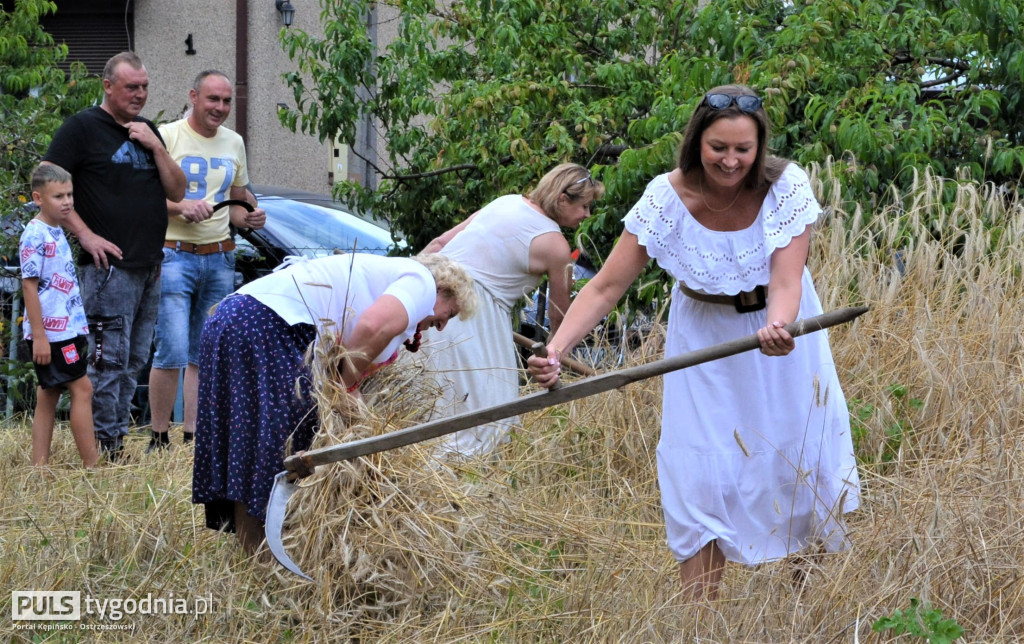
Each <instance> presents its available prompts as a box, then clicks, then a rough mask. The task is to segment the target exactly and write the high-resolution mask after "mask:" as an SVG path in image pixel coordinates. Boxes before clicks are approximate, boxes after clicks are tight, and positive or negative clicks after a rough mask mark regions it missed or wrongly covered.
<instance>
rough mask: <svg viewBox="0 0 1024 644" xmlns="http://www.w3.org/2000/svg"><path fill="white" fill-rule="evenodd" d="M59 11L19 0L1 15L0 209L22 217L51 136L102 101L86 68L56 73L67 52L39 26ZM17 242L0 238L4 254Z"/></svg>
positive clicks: (37, 0)
mask: <svg viewBox="0 0 1024 644" xmlns="http://www.w3.org/2000/svg"><path fill="white" fill-rule="evenodd" d="M56 10H57V6H56V4H55V3H53V2H51V1H49V0H17V2H16V3H15V4H14V9H13V10H12V11H4V10H3V9H0V157H2V159H3V162H2V163H0V185H2V186H3V191H2V194H0V199H2V202H0V209H2V214H3V215H10V214H12V213H16V212H19V209H21V208H22V206H23V205H24V204H25V203H26V201H31V192H30V190H29V184H28V178H29V175H30V173H31V172H32V168H33V167H35V165H36V164H38V163H39V161H40V160H42V157H43V154H44V153H45V152H46V147H47V146H48V145H49V143H50V139H51V137H52V136H53V133H54V132H55V131H56V129H57V128H58V127H59V126H60V124H61V122H62V121H63V120H64V118H65V117H66V116H68V115H70V114H73V113H74V112H76V111H78V110H80V109H82V108H83V107H85V106H86V105H89V104H90V103H93V102H95V101H96V100H98V99H99V98H100V97H101V96H102V92H101V89H100V86H99V81H98V80H97V79H95V78H93V79H87V78H86V76H85V74H86V72H85V68H84V67H83V66H82V65H80V64H78V65H75V66H73V67H72V71H71V74H70V77H68V75H66V74H65V73H64V72H63V71H61V70H60V69H59V68H58V64H59V63H61V62H63V61H64V60H65V59H66V58H67V54H68V51H67V47H66V46H65V45H63V44H61V45H57V44H54V42H53V38H52V37H51V36H50V35H49V34H47V33H46V32H44V31H43V29H42V27H41V26H40V24H39V19H40V17H41V16H43V15H45V14H47V13H53V12H55V11H56ZM17 245H18V238H17V237H15V236H13V235H12V234H6V233H5V234H2V235H0V251H2V252H3V253H4V254H9V253H10V252H12V251H14V250H17Z"/></svg>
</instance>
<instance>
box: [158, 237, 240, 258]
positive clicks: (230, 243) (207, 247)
mask: <svg viewBox="0 0 1024 644" xmlns="http://www.w3.org/2000/svg"><path fill="white" fill-rule="evenodd" d="M164 248H173V249H174V250H183V251H185V252H186V253H195V254H196V255H212V254H213V253H226V252H228V251H232V250H235V242H234V240H233V239H225V240H224V241H219V242H212V243H209V244H193V243H191V242H183V241H171V240H167V241H165V242H164Z"/></svg>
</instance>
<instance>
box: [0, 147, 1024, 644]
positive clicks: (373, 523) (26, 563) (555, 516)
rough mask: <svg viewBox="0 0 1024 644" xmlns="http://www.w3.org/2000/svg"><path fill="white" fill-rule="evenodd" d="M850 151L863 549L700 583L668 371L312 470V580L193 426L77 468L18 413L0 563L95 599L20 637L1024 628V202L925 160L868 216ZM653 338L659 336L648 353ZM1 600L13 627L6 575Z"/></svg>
mask: <svg viewBox="0 0 1024 644" xmlns="http://www.w3.org/2000/svg"><path fill="white" fill-rule="evenodd" d="M832 172H833V170H832V168H830V167H828V166H826V167H822V168H815V169H814V171H813V172H812V177H813V179H814V181H815V182H816V188H817V189H818V192H819V195H823V196H822V199H823V205H826V206H827V216H826V217H825V218H824V219H823V220H822V221H821V222H820V223H819V225H818V227H817V230H816V233H815V237H814V241H813V244H812V257H811V258H810V266H811V270H812V274H813V275H814V278H815V282H816V284H817V287H818V291H819V294H820V295H821V299H822V303H823V305H824V308H825V310H826V311H828V310H831V309H835V308H839V307H844V306H852V305H862V304H863V305H868V306H869V307H870V311H869V312H868V313H866V314H865V315H863V316H861V317H860V318H858V319H857V320H856V321H855V322H853V323H852V324H848V325H844V326H841V327H836V328H834V329H832V331H831V334H830V335H831V342H832V348H833V352H834V355H835V358H836V363H837V367H838V370H839V376H840V381H841V383H842V385H843V389H844V393H845V395H846V398H847V401H848V403H849V406H850V411H851V417H852V420H853V425H854V437H855V444H856V447H857V452H858V457H859V459H860V462H861V469H860V474H861V479H862V487H863V489H862V502H861V508H860V509H859V510H858V511H856V512H855V513H853V514H851V515H849V517H848V525H849V528H850V530H851V537H852V542H853V547H852V548H851V549H850V550H848V551H846V552H842V553H838V554H828V555H820V556H816V557H813V558H809V559H807V560H805V561H803V562H802V564H801V565H802V568H803V570H805V571H806V575H805V576H803V577H802V578H801V579H799V581H798V580H797V579H798V578H797V577H795V576H794V575H793V566H792V565H791V564H790V563H787V562H779V563H772V564H766V565H763V566H760V567H756V568H743V567H740V566H736V565H732V564H730V565H729V567H728V568H727V571H726V575H725V580H724V588H723V591H722V596H721V598H720V599H719V600H718V601H714V602H704V603H696V604H689V603H687V602H685V601H684V600H683V598H682V597H681V596H680V594H679V583H678V577H677V576H676V565H675V562H674V561H673V560H672V558H671V555H670V554H669V552H668V549H667V547H666V546H665V543H664V539H665V535H664V528H663V522H662V521H663V520H662V515H661V509H660V506H659V499H658V491H657V483H656V478H655V457H654V450H655V447H656V445H657V441H658V427H659V407H660V399H661V390H660V379H653V380H649V381H645V382H641V383H637V384H633V385H630V386H628V387H627V388H625V389H622V390H617V391H613V392H609V393H607V394H603V395H600V396H596V397H593V398H588V399H583V400H580V401H576V402H574V403H570V404H567V405H563V406H559V407H555V408H550V409H546V410H542V411H539V412H534V413H531V414H528V415H526V416H525V417H523V419H522V420H523V428H522V430H521V431H519V432H516V433H515V434H514V435H513V437H512V440H511V442H510V443H509V444H507V445H506V446H504V448H503V449H502V450H501V452H500V455H499V458H497V459H496V460H494V461H488V462H474V463H463V464H456V465H451V464H448V465H446V464H441V463H437V462H435V461H434V460H433V459H432V457H431V453H430V451H429V446H424V445H420V446H412V447H407V448H401V449H398V450H394V451H392V452H388V453H385V454H381V455H376V456H372V457H368V458H364V459H360V460H359V461H356V462H352V463H343V464H334V465H331V466H326V467H321V468H318V470H317V472H316V473H315V474H314V475H313V476H312V477H310V478H308V479H305V480H304V481H303V484H302V485H303V487H302V488H301V489H300V491H299V492H298V493H297V494H296V496H295V497H294V498H293V502H292V505H291V506H290V513H289V519H288V524H287V530H286V533H285V538H286V545H287V546H288V548H289V552H290V553H291V554H292V556H293V557H294V558H295V559H296V561H298V562H299V563H300V565H301V566H302V567H303V569H304V570H306V571H307V572H309V573H310V574H311V575H312V576H313V577H314V578H316V580H317V581H316V582H315V583H310V582H306V581H304V580H302V579H300V578H298V577H296V576H294V575H292V574H290V573H288V572H287V571H284V570H283V569H282V568H280V567H278V566H277V565H276V564H272V563H268V562H266V561H264V560H262V559H260V558H258V557H257V558H253V559H246V558H245V557H244V556H243V552H242V550H241V549H240V548H239V547H238V546H237V545H236V543H235V540H234V537H233V535H222V534H219V533H215V532H212V531H210V530H207V529H206V528H205V527H204V523H203V514H202V508H201V507H197V506H193V505H192V504H191V502H190V494H191V466H192V454H191V450H190V448H188V447H185V446H182V445H180V433H174V432H173V430H172V436H173V437H174V440H175V442H176V444H175V446H174V448H173V449H172V450H171V451H170V453H167V454H162V455H155V456H150V455H146V454H144V448H145V445H146V444H147V440H148V436H147V435H146V434H145V433H144V432H133V433H132V434H131V435H130V436H129V438H128V441H127V446H128V447H127V449H128V451H129V452H130V453H131V455H132V457H133V458H132V461H131V462H130V463H128V464H125V465H119V466H111V465H106V466H102V467H100V468H98V469H96V470H93V471H83V470H82V469H80V468H79V467H78V465H77V464H78V457H77V453H76V452H75V449H74V444H73V442H72V440H71V437H70V432H69V431H68V430H67V427H66V426H63V427H61V428H59V430H58V431H57V432H56V433H55V439H54V454H53V458H52V460H51V465H50V466H49V467H46V468H32V467H31V466H30V465H29V464H28V463H29V452H30V434H31V430H30V428H29V422H28V421H27V420H26V419H16V420H15V421H14V422H11V423H9V424H8V425H7V426H6V427H4V429H3V430H2V431H0V468H2V472H3V477H2V478H0V552H2V554H0V582H2V585H3V586H4V587H5V588H6V589H8V590H10V591H12V593H13V592H14V591H28V590H47V591H79V592H80V593H81V598H82V600H81V601H82V610H83V616H82V619H81V620H80V621H74V622H71V621H65V622H25V621H18V622H15V621H13V620H12V621H10V622H6V623H8V624H10V629H6V628H5V629H4V630H5V631H7V632H8V633H9V637H10V640H11V641H13V642H36V641H52V642H65V641H68V642H75V641H93V640H96V639H102V640H103V641H149V640H153V641H155V640H159V641H196V642H201V641H209V642H316V641H332V642H358V643H365V642H378V641H379V642H574V643H581V642H629V643H633V642H888V641H897V640H899V641H910V640H911V639H913V638H912V636H909V635H904V636H902V637H898V636H897V633H896V631H895V630H892V629H890V630H887V631H882V632H876V631H875V630H873V629H872V625H873V624H874V623H875V622H876V621H877V620H879V618H882V617H887V616H893V615H894V614H897V611H902V612H903V613H904V614H905V613H906V612H907V611H908V610H909V609H910V607H911V601H912V600H915V601H918V602H920V604H921V605H922V606H923V607H926V608H927V610H928V611H930V612H931V614H932V615H940V616H941V618H942V619H943V620H946V622H947V623H951V622H955V624H956V625H958V626H959V627H961V628H962V629H963V639H962V641H969V642H1010V641H1017V640H1021V639H1024V575H1022V573H1021V566H1020V564H1021V562H1024V447H1022V440H1021V438H1022V428H1024V422H1022V400H1021V392H1022V373H1024V372H1022V357H1024V351H1022V350H1024V346H1022V345H1024V337H1022V325H1021V312H1022V311H1024V289H1022V288H1021V287H1020V282H1019V280H1020V279H1021V272H1022V271H1021V264H1022V261H1024V229H1022V227H1024V217H1022V215H1024V207H1022V204H1020V203H1019V202H1016V201H1006V200H1004V198H1003V197H1002V196H1001V193H1000V192H999V190H998V189H997V188H996V187H995V186H990V185H977V184H957V183H955V182H950V181H944V180H941V179H939V178H936V177H933V176H929V175H922V176H919V177H917V180H916V182H915V186H914V188H913V190H912V191H908V192H907V193H906V194H896V193H891V194H889V195H888V198H887V199H885V200H884V202H885V203H884V204H882V205H879V206H878V208H877V209H876V211H875V212H872V213H866V212H861V211H860V210H858V209H847V207H846V206H845V205H844V204H843V203H842V202H841V201H839V200H838V196H837V195H838V194H839V191H838V190H837V189H836V186H835V180H834V177H833V175H832ZM943 191H945V192H947V193H948V194H955V195H956V200H955V203H956V205H955V207H952V208H949V207H945V208H944V207H943V206H941V203H942V200H941V199H940V198H939V197H940V195H941V194H942V193H943ZM797 342H798V344H797V346H798V349H797V350H799V340H798V341H797ZM658 346H659V342H658V339H657V333H653V334H652V336H651V337H650V338H648V342H646V343H645V344H644V345H643V346H641V347H640V348H639V349H638V350H637V351H636V352H635V354H633V355H632V356H631V357H630V358H631V360H633V361H634V362H637V363H639V362H642V361H646V360H651V359H655V358H657V357H658V348H657V347H658ZM422 383H423V379H421V378H419V377H418V374H417V372H416V370H415V369H399V370H395V371H394V372H393V373H391V374H386V375H385V374H382V375H381V377H380V378H379V381H378V382H377V383H375V384H374V390H373V391H372V392H371V393H370V394H369V396H368V399H369V400H371V401H372V402H373V405H372V407H373V414H372V416H371V417H370V418H368V419H366V420H363V421H362V422H353V421H352V420H351V418H350V415H349V414H347V413H339V412H337V411H334V410H333V409H332V406H333V404H334V403H333V401H331V400H327V399H326V398H325V399H324V400H323V403H324V404H323V408H324V409H323V417H324V420H325V422H324V431H323V432H322V435H321V436H320V437H319V438H318V443H317V444H318V445H326V444H332V443H336V442H340V441H343V440H348V439H350V438H352V437H355V436H363V435H369V434H374V433H380V432H382V431H385V430H386V429H393V428H395V427H399V426H404V425H408V424H410V423H412V422H415V420H416V419H417V417H418V416H419V415H422V413H423V408H424V407H425V406H426V403H425V402H424V401H426V400H429V397H430V396H431V392H430V391H429V389H428V388H427V387H426V385H423V384H422ZM342 418H349V420H347V421H346V420H342ZM0 597H2V599H3V603H2V605H0V611H2V612H3V616H2V617H0V619H3V620H5V621H6V620H7V619H8V615H9V614H12V613H11V610H13V607H12V608H11V610H9V607H11V606H12V604H11V601H12V597H13V595H12V594H11V593H3V594H2V595H0ZM157 600H163V601H162V602H158V601H157ZM143 607H145V609H146V610H144V609H143ZM87 609H88V611H87ZM115 615H116V617H117V618H115ZM916 641H924V640H923V639H921V638H918V639H917V640H916ZM933 641H938V640H933Z"/></svg>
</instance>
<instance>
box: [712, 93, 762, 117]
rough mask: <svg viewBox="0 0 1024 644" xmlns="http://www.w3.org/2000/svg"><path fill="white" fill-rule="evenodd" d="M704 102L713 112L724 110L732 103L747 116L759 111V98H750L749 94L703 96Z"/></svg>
mask: <svg viewBox="0 0 1024 644" xmlns="http://www.w3.org/2000/svg"><path fill="white" fill-rule="evenodd" d="M704 102H705V103H707V105H708V107H710V108H711V109H713V110H724V109H725V108H727V107H729V106H730V105H732V104H733V103H736V107H738V108H740V109H741V110H743V111H744V112H746V113H747V114H753V113H754V112H756V111H757V110H759V109H761V97H760V96H750V95H749V94H740V95H739V96H734V95H732V94H705V95H704Z"/></svg>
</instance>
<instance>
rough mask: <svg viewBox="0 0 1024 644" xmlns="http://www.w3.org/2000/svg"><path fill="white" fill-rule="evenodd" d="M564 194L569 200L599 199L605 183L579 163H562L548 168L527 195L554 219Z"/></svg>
mask: <svg viewBox="0 0 1024 644" xmlns="http://www.w3.org/2000/svg"><path fill="white" fill-rule="evenodd" d="M588 179H589V181H588ZM563 194H564V195H565V196H566V197H568V198H569V201H580V200H582V199H585V200H589V201H597V200H598V199H600V198H601V197H602V196H603V195H604V184H603V183H601V182H600V181H598V180H596V179H594V178H593V177H591V176H590V171H589V170H587V169H586V168H584V167H583V166H581V165H579V164H577V163H560V164H559V165H557V166H555V167H554V168H552V169H551V170H548V173H547V174H545V175H544V176H543V177H541V180H540V182H538V183H537V187H536V188H534V189H533V191H532V192H530V194H528V195H526V197H527V199H529V200H530V201H532V202H533V203H535V204H537V205H538V206H540V209H541V210H543V211H544V214H545V215H547V216H548V217H550V218H552V219H554V218H555V215H557V214H558V198H559V197H561V196H562V195H563Z"/></svg>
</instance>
